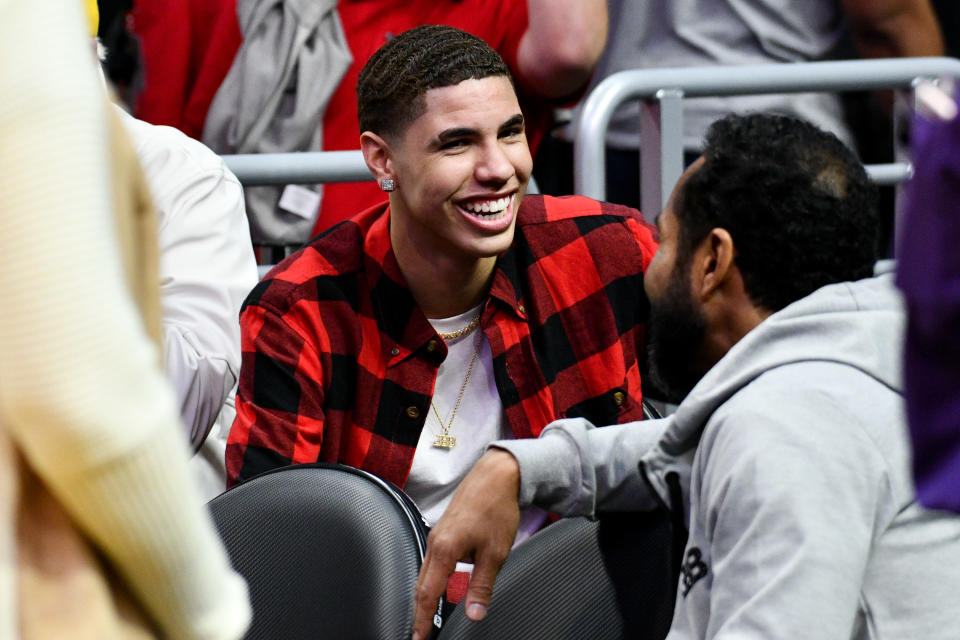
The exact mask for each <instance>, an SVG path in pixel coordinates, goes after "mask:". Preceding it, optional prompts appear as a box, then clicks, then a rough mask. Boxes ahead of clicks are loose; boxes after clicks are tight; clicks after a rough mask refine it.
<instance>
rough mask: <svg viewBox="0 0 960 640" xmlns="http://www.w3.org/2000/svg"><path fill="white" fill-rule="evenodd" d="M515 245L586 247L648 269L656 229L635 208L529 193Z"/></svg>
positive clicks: (539, 249)
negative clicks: (630, 258)
mask: <svg viewBox="0 0 960 640" xmlns="http://www.w3.org/2000/svg"><path fill="white" fill-rule="evenodd" d="M514 244H515V245H516V246H518V247H522V246H524V245H525V246H526V247H527V248H529V249H530V250H531V251H532V252H533V254H536V255H540V254H544V253H550V254H552V253H555V252H556V251H557V250H559V249H562V248H563V247H572V246H574V245H577V246H581V247H582V248H583V249H584V250H586V251H587V252H588V253H589V254H591V255H595V256H601V255H602V256H607V257H609V258H611V259H614V258H616V259H627V256H629V255H630V254H631V253H632V254H635V255H636V256H637V257H638V259H639V267H638V268H639V269H640V270H646V267H647V265H648V264H650V260H652V259H653V254H654V253H655V252H656V250H657V235H656V228H655V227H653V226H651V225H650V224H649V223H648V222H646V221H645V220H644V219H643V216H642V215H641V214H640V212H639V211H637V210H636V209H632V208H630V207H626V206H623V205H619V204H613V203H609V202H599V201H597V200H593V199H591V198H586V197H584V196H562V197H554V196H541V195H531V196H526V197H525V198H524V199H523V201H522V202H521V203H520V209H519V211H518V215H517V227H516V238H515V239H514Z"/></svg>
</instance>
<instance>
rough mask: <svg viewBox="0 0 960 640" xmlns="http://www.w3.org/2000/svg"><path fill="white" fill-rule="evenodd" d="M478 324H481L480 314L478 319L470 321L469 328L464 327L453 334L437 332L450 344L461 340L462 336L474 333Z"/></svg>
mask: <svg viewBox="0 0 960 640" xmlns="http://www.w3.org/2000/svg"><path fill="white" fill-rule="evenodd" d="M478 324H480V314H479V313H478V314H477V317H476V318H474V319H473V320H471V321H470V324H468V325H467V326H465V327H463V328H462V329H457V330H456V331H452V332H450V333H440V332H437V334H438V335H439V336H440V337H441V338H443V340H444V342H449V341H450V340H456V339H457V338H459V337H460V336H465V335H467V334H468V333H470V332H471V331H473V330H474V329H476V328H477V325H478Z"/></svg>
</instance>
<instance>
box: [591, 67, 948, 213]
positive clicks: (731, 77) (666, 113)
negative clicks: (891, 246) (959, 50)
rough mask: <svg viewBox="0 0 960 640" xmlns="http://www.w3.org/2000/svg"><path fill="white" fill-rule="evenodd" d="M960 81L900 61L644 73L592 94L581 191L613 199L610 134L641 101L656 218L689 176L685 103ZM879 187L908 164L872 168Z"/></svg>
mask: <svg viewBox="0 0 960 640" xmlns="http://www.w3.org/2000/svg"><path fill="white" fill-rule="evenodd" d="M942 76H956V77H960V60H957V59H954V58H897V59H885V60H849V61H842V62H807V63H785V64H769V65H747V66H737V67H685V68H679V69H637V70H631V71H621V72H619V73H615V74H613V75H611V76H610V77H608V78H606V79H605V80H604V81H603V82H601V83H600V84H599V85H597V87H596V88H595V89H594V90H593V91H592V92H591V93H590V95H589V96H588V97H587V99H586V102H585V103H584V106H583V109H582V111H581V112H580V115H579V118H578V120H577V127H576V138H575V140H574V191H575V192H576V193H578V194H581V195H585V196H589V197H591V198H595V199H597V200H604V199H605V198H606V193H607V191H606V158H605V156H604V149H605V142H606V133H607V129H608V127H609V126H610V119H611V118H612V116H613V114H614V112H615V111H616V109H617V108H618V107H619V106H620V105H622V104H624V103H625V102H627V101H629V100H636V99H639V100H641V109H640V140H639V144H640V166H641V171H640V174H641V175H640V176H639V180H640V193H641V199H642V202H641V210H642V211H645V212H648V213H651V214H652V215H651V219H653V216H654V215H656V214H659V212H660V210H661V209H662V208H663V206H664V205H665V204H666V201H667V199H668V198H669V196H670V192H671V191H672V190H673V186H674V185H675V184H676V182H677V179H678V178H679V177H680V174H681V173H683V100H684V99H685V98H700V97H707V96H714V97H722V96H734V95H757V94H771V93H801V92H808V91H823V92H837V91H873V90H880V89H910V88H912V87H913V86H914V84H915V83H916V82H917V81H918V80H923V79H934V78H938V77H942ZM867 171H868V173H869V174H870V176H871V178H873V179H874V180H875V181H877V182H878V183H883V184H893V183H897V182H900V181H903V180H905V179H907V178H909V176H910V174H911V167H910V166H909V164H907V163H899V162H898V163H893V164H883V165H869V166H867Z"/></svg>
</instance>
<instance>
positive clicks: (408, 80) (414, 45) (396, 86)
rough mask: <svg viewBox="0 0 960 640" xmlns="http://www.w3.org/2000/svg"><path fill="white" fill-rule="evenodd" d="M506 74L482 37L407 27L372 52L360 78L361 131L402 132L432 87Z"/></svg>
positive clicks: (428, 27) (441, 28) (450, 30)
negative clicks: (408, 28) (406, 29)
mask: <svg viewBox="0 0 960 640" xmlns="http://www.w3.org/2000/svg"><path fill="white" fill-rule="evenodd" d="M490 76H506V77H507V78H508V79H509V80H510V82H511V83H512V82H513V78H512V77H511V76H510V70H509V69H508V68H507V65H506V64H504V62H503V59H502V58H501V57H500V55H499V54H498V53H497V52H496V51H494V50H493V49H491V48H490V45H488V44H487V43H486V42H484V41H483V40H481V39H480V38H478V37H476V36H474V35H471V34H469V33H467V32H466V31H461V30H460V29H454V28H453V27H447V26H443V25H424V26H420V27H415V28H413V29H410V30H409V31H404V32H403V33H401V34H400V35H398V36H397V37H395V38H393V39H392V40H390V42H388V43H387V44H385V45H383V46H382V47H380V48H379V49H378V50H377V51H376V52H375V53H374V54H373V56H371V58H370V60H368V61H367V64H365V65H364V67H363V69H362V70H361V71H360V76H359V78H358V80H357V115H358V116H359V120H360V132H361V133H363V132H364V131H372V132H373V133H376V134H377V135H381V136H391V135H396V134H399V133H401V132H402V131H403V130H404V129H405V128H406V126H407V125H408V124H410V123H411V122H413V121H414V120H416V119H417V118H418V117H419V116H420V115H422V114H423V112H424V111H425V110H426V100H425V98H424V94H426V92H427V91H428V90H429V89H436V88H438V87H449V86H453V85H455V84H459V83H461V82H463V81H464V80H469V79H470V78H476V79H482V78H487V77H490Z"/></svg>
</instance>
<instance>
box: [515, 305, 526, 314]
mask: <svg viewBox="0 0 960 640" xmlns="http://www.w3.org/2000/svg"><path fill="white" fill-rule="evenodd" d="M517 310H518V311H519V312H520V313H526V312H527V310H526V309H524V308H523V305H522V304H518V305H517Z"/></svg>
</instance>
